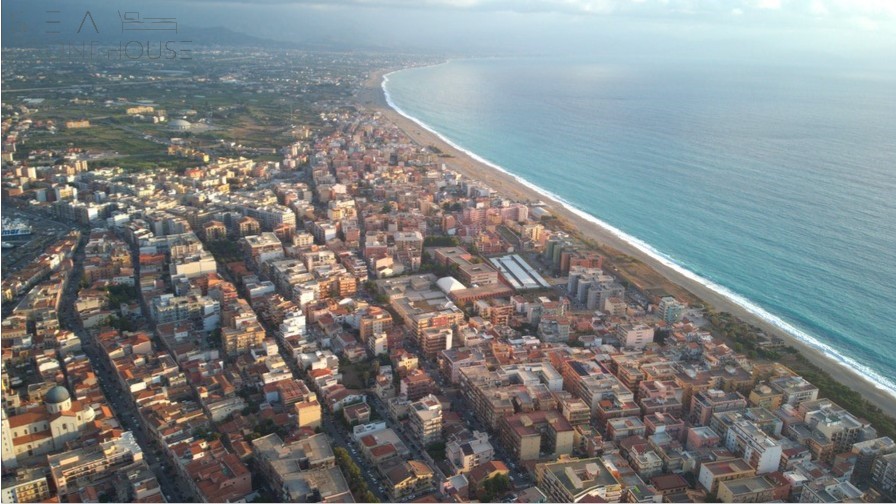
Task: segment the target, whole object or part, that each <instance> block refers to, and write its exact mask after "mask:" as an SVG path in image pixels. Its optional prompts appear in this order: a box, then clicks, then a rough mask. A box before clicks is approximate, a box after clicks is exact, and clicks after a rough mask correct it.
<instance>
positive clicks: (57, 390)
mask: <svg viewBox="0 0 896 504" xmlns="http://www.w3.org/2000/svg"><path fill="white" fill-rule="evenodd" d="M69 399H71V395H70V394H69V393H68V389H66V388H65V387H63V386H61V385H57V386H55V387H53V388H51V389H50V391H49V392H47V395H46V396H44V401H46V402H47V403H49V404H61V403H64V402H65V401H68V400H69Z"/></svg>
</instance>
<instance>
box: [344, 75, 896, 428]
mask: <svg viewBox="0 0 896 504" xmlns="http://www.w3.org/2000/svg"><path fill="white" fill-rule="evenodd" d="M398 70H401V69H400V68H399V69H388V70H380V71H375V72H371V73H370V77H369V79H368V80H367V81H366V82H365V83H364V85H363V86H362V87H361V88H360V89H359V91H358V93H357V95H356V97H355V98H356V101H357V102H358V103H359V105H361V106H362V107H365V108H368V109H370V110H375V111H378V112H380V113H381V114H382V115H383V116H384V117H385V118H386V119H388V120H389V121H391V122H392V123H393V124H395V125H396V126H397V127H398V128H399V129H401V130H402V131H403V132H404V133H405V134H406V135H408V137H409V138H410V140H411V141H413V142H415V143H418V144H420V145H426V146H434V147H437V148H438V149H439V150H441V151H442V152H443V153H444V154H447V155H450V156H451V158H450V159H446V160H444V161H443V162H444V163H445V164H446V165H448V166H450V167H451V168H452V169H454V170H456V171H458V172H460V173H461V174H463V175H465V176H467V177H469V178H472V179H476V180H480V181H482V182H484V183H485V184H487V185H489V186H490V187H492V188H493V189H494V190H495V191H497V192H498V193H500V194H502V195H503V196H505V197H509V198H512V199H515V200H529V201H542V202H544V203H545V206H546V207H547V208H548V209H549V210H550V211H551V213H552V214H553V215H556V216H557V217H560V218H561V219H563V220H564V221H565V222H566V223H568V224H569V225H570V226H572V227H573V228H575V229H576V230H577V231H578V232H579V233H580V234H581V237H582V238H585V239H588V240H593V241H595V242H597V243H599V244H600V245H601V246H609V247H612V248H613V249H616V250H618V251H620V252H622V253H624V254H627V255H630V256H633V257H636V258H637V259H638V260H639V261H641V262H642V263H643V264H644V265H646V266H647V267H649V268H651V269H652V270H653V271H655V272H657V273H658V274H659V275H661V276H662V277H664V278H665V279H667V280H668V281H669V282H672V283H673V284H675V285H677V286H679V287H680V288H681V289H684V290H685V291H687V292H689V293H691V294H692V295H694V296H696V297H698V298H700V299H702V300H703V301H704V302H706V303H709V304H711V305H712V306H713V307H714V308H715V309H716V310H717V311H719V312H722V311H724V312H729V313H731V314H733V315H735V316H736V317H738V318H740V319H741V320H743V321H745V322H747V323H750V324H752V325H755V326H757V327H759V328H761V329H762V330H763V331H765V332H766V333H767V334H769V335H773V336H778V337H779V338H781V339H782V340H783V341H784V342H785V343H786V344H788V345H790V346H792V347H794V348H795V349H797V350H798V351H799V352H800V353H801V354H802V355H804V356H805V357H806V358H807V359H808V360H809V361H810V362H811V363H813V364H815V365H816V366H818V367H819V368H821V369H822V370H824V371H825V372H827V373H828V374H830V375H831V376H832V377H833V378H834V379H836V380H837V381H838V382H840V383H842V384H843V385H845V386H847V387H849V388H851V389H853V390H855V391H857V392H859V393H860V394H861V395H862V396H863V397H864V398H865V399H867V400H868V401H870V402H872V403H874V404H876V405H877V406H879V407H880V408H881V410H883V411H884V412H885V413H887V414H888V415H891V416H896V400H894V396H893V393H892V392H890V391H887V390H885V389H882V388H880V387H879V386H878V385H877V384H875V383H872V382H870V381H868V380H866V379H865V375H864V374H862V373H861V372H860V371H858V370H856V369H853V368H850V367H848V366H849V364H848V363H845V362H838V361H837V360H835V359H834V358H832V357H831V356H828V355H827V354H826V353H825V352H824V351H823V350H820V349H818V348H816V347H814V346H812V345H811V344H810V343H808V342H806V341H804V340H802V339H801V338H799V337H797V336H795V335H793V334H791V333H789V332H787V331H786V330H784V329H782V328H781V327H779V326H777V325H775V324H774V323H771V322H769V321H768V320H766V319H764V318H762V317H761V316H759V315H757V314H755V313H753V312H751V311H750V310H748V309H746V308H744V307H743V306H741V305H740V304H738V303H737V302H735V301H733V300H731V299H729V298H728V297H726V296H725V295H724V294H721V293H719V292H717V291H716V290H714V289H713V288H712V287H710V286H708V285H705V284H704V283H702V282H700V281H698V280H697V279H695V278H692V277H691V275H688V274H687V272H686V270H683V268H680V267H676V266H674V265H670V264H667V263H666V262H665V261H663V260H662V258H661V257H655V256H654V255H652V254H650V253H647V252H645V251H644V250H642V249H641V248H639V247H638V246H637V245H635V244H633V243H631V241H629V240H626V239H625V238H624V237H621V236H618V235H617V234H614V232H613V229H612V227H611V226H609V225H605V224H604V225H602V223H600V221H599V220H597V219H595V218H593V217H592V216H590V215H588V214H587V213H585V212H583V211H581V210H578V209H573V208H571V206H568V205H567V204H565V203H564V202H562V201H561V199H560V198H559V197H556V196H555V195H553V194H550V193H547V194H546V191H544V190H540V189H538V188H536V187H535V186H534V185H532V184H530V183H528V182H525V181H522V180H520V179H518V178H517V177H516V176H514V175H512V174H511V173H508V172H506V171H504V170H503V169H501V168H500V167H496V166H495V165H493V164H491V163H489V162H488V161H486V160H484V159H482V158H480V157H479V156H477V155H475V154H472V155H471V153H469V152H467V151H465V150H463V149H461V148H458V147H457V146H455V145H452V144H451V143H449V142H447V141H446V140H445V139H443V138H442V137H441V136H440V135H438V134H437V133H434V132H433V131H430V130H429V129H427V128H425V127H423V126H421V125H420V124H418V123H417V122H416V121H414V120H412V119H410V118H408V117H406V116H404V115H402V113H400V112H398V111H397V110H395V109H394V108H393V107H392V106H391V105H390V104H389V103H388V101H387V98H386V95H385V91H384V89H383V87H382V83H383V80H384V77H385V76H386V75H387V74H389V73H392V72H394V71H398ZM477 158H478V159H477ZM596 220H597V222H595V221H596ZM608 228H610V229H608ZM620 233H621V232H620ZM642 243H643V242H642ZM644 245H645V246H647V247H648V248H649V245H647V244H644ZM698 278H699V277H698ZM719 287H720V288H722V287H721V286H719ZM722 289H724V288H722ZM732 294H733V293H732Z"/></svg>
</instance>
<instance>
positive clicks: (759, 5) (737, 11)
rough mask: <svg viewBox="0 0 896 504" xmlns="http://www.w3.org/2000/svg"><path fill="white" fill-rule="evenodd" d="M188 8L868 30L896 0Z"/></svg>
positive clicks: (892, 10) (393, 1)
mask: <svg viewBox="0 0 896 504" xmlns="http://www.w3.org/2000/svg"><path fill="white" fill-rule="evenodd" d="M190 3H194V4H202V3H217V4H225V3H230V4H243V5H247V6H261V5H294V6H299V7H315V8H326V9H327V10H337V9H355V8H371V9H401V10H407V11H411V10H417V11H419V10H423V11H427V10H430V11H434V10H442V11H455V12H510V13H518V14H533V13H558V14H565V15H575V16H608V15H623V16H640V17H652V18H662V17H669V18H682V17H687V18H692V19H704V20H707V19H708V20H713V19H715V20H724V19H726V18H729V19H730V18H731V17H732V16H733V17H739V16H744V15H745V14H747V13H750V12H759V13H763V16H764V18H763V22H771V21H773V20H780V21H781V22H785V23H786V22H791V23H799V22H802V21H805V20H806V19H808V18H810V17H811V18H826V19H828V20H829V21H836V22H839V23H841V24H843V25H844V26H851V27H853V28H856V27H859V28H862V29H868V27H870V26H872V25H874V26H877V27H882V26H884V25H886V24H890V23H892V22H894V21H896V0H190Z"/></svg>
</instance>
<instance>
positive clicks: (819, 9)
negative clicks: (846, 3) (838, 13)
mask: <svg viewBox="0 0 896 504" xmlns="http://www.w3.org/2000/svg"><path fill="white" fill-rule="evenodd" d="M830 13H831V12H830V11H829V10H828V7H827V6H826V5H825V4H824V2H822V1H821V0H813V2H812V4H811V5H809V14H812V15H813V16H818V17H821V16H827V15H828V14H830Z"/></svg>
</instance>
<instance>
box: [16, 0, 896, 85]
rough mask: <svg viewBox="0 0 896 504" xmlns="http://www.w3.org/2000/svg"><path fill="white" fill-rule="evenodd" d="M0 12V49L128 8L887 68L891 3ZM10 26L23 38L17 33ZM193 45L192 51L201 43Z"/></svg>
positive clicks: (499, 45) (301, 25)
mask: <svg viewBox="0 0 896 504" xmlns="http://www.w3.org/2000/svg"><path fill="white" fill-rule="evenodd" d="M4 7H6V9H4V10H5V13H6V14H5V15H4V17H3V24H2V26H3V28H4V37H3V38H4V43H5V44H8V43H9V41H10V40H31V39H36V38H37V39H41V40H54V39H53V38H51V37H56V38H59V37H63V40H69V39H71V38H75V39H76V40H80V39H79V38H77V37H82V36H83V35H84V34H83V33H82V34H81V35H77V34H76V31H77V28H78V26H77V25H78V22H79V21H80V20H81V18H82V17H83V16H84V13H85V12H86V11H87V10H90V11H91V15H92V17H93V18H94V19H95V21H96V23H97V25H98V26H99V27H101V28H102V31H105V32H113V31H115V30H117V29H118V27H119V26H120V25H119V22H120V21H119V18H118V9H121V8H127V10H129V11H139V12H141V13H142V14H143V15H144V16H147V17H149V16H170V17H176V18H177V22H178V23H179V26H180V27H181V28H183V27H188V26H190V27H200V28H210V27H217V26H223V27H225V28H228V29H231V30H234V31H237V32H241V33H244V34H247V35H251V36H255V37H260V38H265V39H270V40H274V41H282V42H290V43H302V44H311V43H319V44H325V45H326V44H329V45H333V46H334V47H336V48H337V49H341V50H352V49H356V50H365V49H369V50H389V51H402V52H419V53H433V54H440V55H446V56H452V55H453V56H474V55H542V54H548V55H556V54H594V55H600V54H614V55H632V56H638V55H650V56H660V57H663V56H669V57H672V56H674V57H688V58H736V59H744V60H755V61H768V62H780V63H785V64H795V63H827V64H833V65H845V66H859V67H867V66H872V67H875V68H880V69H883V70H887V71H890V70H893V69H896V61H894V58H892V55H893V54H896V2H888V1H886V0H860V1H852V2H850V1H845V0H799V1H788V0H738V1H735V2H723V1H712V0H522V1H509V0H420V1H408V0H334V1H330V2H311V1H301V0H299V1H277V0H273V1H259V2H251V1H204V0H199V1H188V2H172V1H168V0H163V1H156V2H146V1H143V2H134V3H128V4H127V5H124V4H121V5H116V4H115V3H111V4H107V5H104V6H101V7H97V5H96V4H91V3H88V2H61V1H58V0H48V1H46V2H41V3H40V5H39V6H38V5H35V4H34V3H29V2H23V1H21V0H14V1H11V2H4ZM54 8H58V9H59V10H61V11H62V12H61V13H60V14H59V16H61V19H62V20H63V24H62V25H61V29H60V30H61V33H60V35H46V34H44V33H43V30H44V26H45V25H44V23H45V20H46V19H47V16H48V15H47V14H45V13H44V10H49V9H54ZM13 15H15V16H16V17H15V20H13V17H12V16H13ZM17 22H18V23H17ZM19 23H25V24H26V25H27V28H25V29H26V30H27V32H26V33H17V32H19V31H21V30H23V25H22V24H19ZM85 33H86V30H85ZM116 33H117V31H116ZM195 43H196V44H197V46H196V49H197V50H199V49H200V48H201V45H199V44H201V40H197V41H196V42H195Z"/></svg>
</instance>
